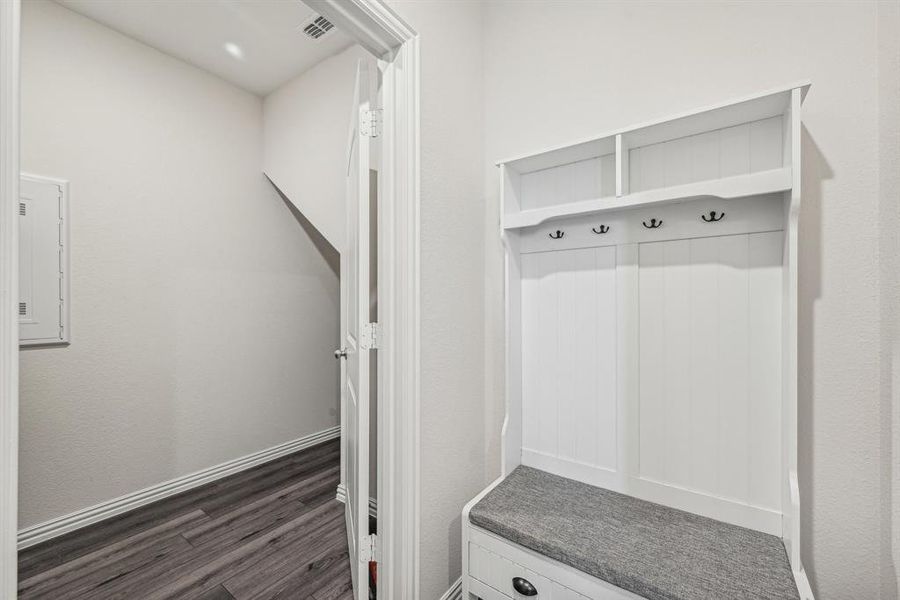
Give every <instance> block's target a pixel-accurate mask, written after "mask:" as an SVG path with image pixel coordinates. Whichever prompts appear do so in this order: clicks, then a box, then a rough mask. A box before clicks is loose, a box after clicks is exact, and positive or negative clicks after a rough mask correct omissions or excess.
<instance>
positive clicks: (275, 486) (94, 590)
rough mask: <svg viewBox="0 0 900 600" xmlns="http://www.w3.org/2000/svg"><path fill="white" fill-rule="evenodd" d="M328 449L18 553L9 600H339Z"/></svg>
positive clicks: (343, 593)
mask: <svg viewBox="0 0 900 600" xmlns="http://www.w3.org/2000/svg"><path fill="white" fill-rule="evenodd" d="M339 480H340V442H339V441H338V440H333V441H330V442H326V443H323V444H319V445H318V446H314V447H312V448H308V449H306V450H302V451H300V452H297V453H295V454H291V455H289V456H285V457H282V458H280V459H277V460H274V461H272V462H269V463H266V464H264V465H260V466H258V467H255V468H253V469H250V470H247V471H244V472H241V473H237V474H235V475H232V476H231V477H227V478H225V479H221V480H219V481H216V482H213V483H210V484H207V485H205V486H202V487H199V488H196V489H193V490H190V491H187V492H184V493H182V494H179V495H178V496H173V497H172V498H167V499H165V500H161V501H159V502H156V503H154V504H151V505H149V506H146V507H144V508H140V509H137V510H135V511H132V512H129V513H126V514H124V515H120V516H118V517H115V518H113V519H109V520H108V521H104V522H102V523H97V524H96V525H92V526H90V527H86V528H84V529H81V530H79V531H75V532H72V533H70V534H68V535H65V536H61V537H59V538H56V539H53V540H50V541H48V542H44V543H43V544H40V545H37V546H34V547H32V548H28V549H26V550H24V551H22V552H20V553H19V598H20V599H21V600H31V599H52V600H113V599H122V600H126V599H127V600H145V599H146V600H164V599H175V598H177V599H179V600H251V599H252V600H262V599H276V598H277V599H280V600H287V599H290V600H351V599H352V596H353V594H352V589H351V583H350V563H349V559H348V555H347V534H346V530H345V527H344V505H343V504H341V503H339V502H338V501H337V500H335V499H334V497H335V491H336V488H337V485H338V483H339Z"/></svg>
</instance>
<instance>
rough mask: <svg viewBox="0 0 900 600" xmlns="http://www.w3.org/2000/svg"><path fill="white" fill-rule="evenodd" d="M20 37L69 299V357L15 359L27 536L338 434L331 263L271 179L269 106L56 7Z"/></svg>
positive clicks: (64, 353) (35, 5)
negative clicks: (310, 438)
mask: <svg viewBox="0 0 900 600" xmlns="http://www.w3.org/2000/svg"><path fill="white" fill-rule="evenodd" d="M23 28H24V30H23V35H22V58H23V68H22V97H23V103H22V118H23V124H22V134H23V135H22V166H23V169H24V170H26V171H29V172H33V173H37V174H43V175H49V176H54V177H60V178H64V179H68V180H70V182H71V186H70V193H71V198H70V203H71V207H70V211H71V240H72V248H71V258H72V297H73V298H72V344H71V346H70V347H67V348H50V349H30V350H26V351H24V352H23V353H22V355H21V378H22V388H21V455H20V482H21V484H20V509H21V513H20V524H21V525H22V526H27V525H30V524H34V523H37V522H41V521H44V520H46V519H50V518H53V517H57V516H60V515H62V514H65V513H68V512H70V511H73V510H77V509H80V508H83V507H86V506H89V505H91V504H94V503H97V502H100V501H104V500H108V499H111V498H114V497H117V496H119V495H122V494H125V493H128V492H132V491H135V490H138V489H140V488H143V487H146V486H148V485H152V484H155V483H159V482H161V481H165V480H168V479H171V478H173V477H176V476H179V475H183V474H186V473H189V472H192V471H195V470H198V469H201V468H203V467H207V466H211V465H214V464H218V463H221V462H223V461H226V460H229V459H233V458H237V457H239V456H243V455H246V454H249V453H251V452H254V451H257V450H261V449H263V448H268V447H271V446H273V445H275V444H278V443H280V442H284V441H287V440H291V439H295V438H297V437H300V436H303V435H306V434H310V433H313V432H317V431H321V430H323V429H326V428H328V427H332V426H334V425H336V424H337V423H338V413H337V410H338V369H337V365H336V363H335V361H334V359H333V358H332V357H331V351H332V349H333V348H334V347H336V344H337V343H338V320H337V319H338V315H337V304H338V278H337V274H336V271H335V270H334V268H333V266H330V265H329V260H331V261H332V262H333V261H334V259H335V258H336V256H335V254H334V251H333V250H331V249H330V248H329V247H328V246H327V244H325V243H324V241H323V240H322V239H321V238H320V237H319V236H318V235H317V234H315V232H312V231H310V230H309V228H308V225H306V224H305V223H303V222H299V221H298V220H297V219H295V218H294V217H293V216H292V214H291V211H290V209H289V208H288V207H287V206H286V205H285V203H284V201H283V200H282V199H281V198H280V197H279V196H278V195H277V194H276V193H275V192H274V191H273V189H272V187H271V185H270V184H269V183H268V182H267V181H266V179H265V177H264V176H263V174H262V167H261V162H262V101H261V100H260V99H259V98H258V97H256V96H253V95H251V94H249V93H246V92H244V91H241V90H239V89H237V88H235V87H233V86H232V85H230V84H227V83H225V82H223V81H222V80H220V79H218V78H216V77H214V76H211V75H208V74H206V73H204V72H202V71H199V70H197V69H196V68H194V67H191V66H188V65H187V64H185V63H182V62H180V61H178V60H175V59H173V58H171V57H169V56H167V55H164V54H161V53H159V52H157V51H155V50H152V49H151V48H149V47H147V46H144V45H142V44H140V43H137V42H135V41H133V40H131V39H129V38H126V37H123V36H121V35H119V34H117V33H115V32H113V31H111V30H109V29H107V28H105V27H103V26H100V25H98V24H96V23H94V22H93V21H90V20H88V19H85V18H84V17H81V16H78V15H76V14H74V13H72V12H70V11H68V10H66V9H64V8H62V7H60V6H59V5H57V4H55V3H50V2H42V1H36V0H32V1H28V2H25V3H24V18H23Z"/></svg>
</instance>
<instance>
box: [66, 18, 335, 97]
mask: <svg viewBox="0 0 900 600" xmlns="http://www.w3.org/2000/svg"><path fill="white" fill-rule="evenodd" d="M57 1H58V2H59V3H60V4H62V5H63V6H65V7H67V8H69V9H71V10H74V11H75V12H78V13H81V14H83V15H85V16H87V17H89V18H91V19H93V20H95V21H97V22H99V23H102V24H104V25H106V26H107V27H110V28H112V29H115V30H117V31H119V32H121V33H124V34H125V35H127V36H129V37H132V38H134V39H136V40H138V41H141V42H143V43H145V44H147V45H148V46H152V47H154V48H156V49H157V50H161V51H162V52H165V53H166V54H170V55H172V56H174V57H176V58H180V59H181V60H184V61H185V62H188V63H191V64H192V65H195V66H197V67H200V68H201V69H204V70H206V71H209V72H211V73H214V74H216V75H218V76H219V77H221V78H223V79H225V80H226V81H230V82H231V83H233V84H235V85H237V86H238V87H241V88H243V89H245V90H247V91H250V92H253V93H254V94H259V95H266V94H268V93H269V92H271V91H273V90H275V89H277V88H278V87H279V86H281V85H282V84H283V83H285V82H286V81H289V80H290V79H292V78H293V77H296V76H297V75H299V74H300V73H302V72H303V71H306V70H307V69H309V68H310V67H312V66H313V65H315V64H316V63H318V62H320V61H322V60H323V59H325V58H327V57H329V56H332V55H334V54H336V53H338V52H340V51H341V50H343V49H344V48H346V47H348V46H350V45H351V44H352V43H353V41H352V40H351V39H350V38H349V37H348V36H347V35H345V34H344V33H343V32H341V31H338V30H336V29H332V30H331V31H330V32H328V33H327V34H326V35H324V36H322V37H320V38H319V39H317V40H314V39H312V38H310V37H308V36H306V35H305V34H304V33H303V31H302V29H303V26H304V25H306V24H307V23H308V22H309V20H310V19H311V18H313V17H314V16H315V13H314V12H313V11H312V9H310V8H309V7H308V6H306V5H305V4H303V3H302V2H300V0H180V1H175V0H116V1H115V2H110V1H109V0H57Z"/></svg>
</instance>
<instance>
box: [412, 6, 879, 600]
mask: <svg viewBox="0 0 900 600" xmlns="http://www.w3.org/2000/svg"><path fill="white" fill-rule="evenodd" d="M885 4H887V3H885ZM882 8H885V7H884V6H883V7H882ZM877 15H878V7H877V5H876V3H875V2H827V3H826V2H814V3H813V2H780V3H767V2H760V3H740V2H702V3H691V2H677V3H675V2H528V3H524V2H504V1H494V2H489V3H487V4H486V20H485V25H484V27H485V40H486V41H485V48H484V56H485V63H484V64H485V66H484V82H485V84H484V85H485V94H486V109H485V159H486V161H491V162H492V161H494V160H496V159H500V158H503V157H504V156H507V155H511V154H517V153H525V152H530V151H533V150H537V149H540V148H542V147H547V146H550V145H559V144H565V143H567V142H569V141H571V140H574V139H579V138H583V137H585V136H588V135H590V134H591V133H594V132H596V133H599V132H602V131H605V130H609V129H613V128H617V127H619V126H623V125H627V124H629V123H635V122H641V121H646V120H648V119H652V118H655V117H663V116H665V115H667V114H672V113H675V112H678V111H682V110H689V109H691V108H695V107H697V106H702V105H704V104H709V103H715V102H719V101H722V100H727V99H728V98H731V97H735V96H740V95H743V94H749V93H753V92H757V91H761V90H765V89H767V88H770V87H773V86H776V85H781V84H785V83H790V82H792V81H795V80H798V79H802V78H810V79H812V81H813V88H812V90H811V92H810V94H809V96H808V98H807V102H806V104H805V105H804V115H803V116H804V131H803V153H804V154H803V192H804V207H803V213H802V215H801V218H800V235H801V265H800V268H801V273H800V310H801V317H800V420H801V426H800V469H801V486H802V487H801V493H802V501H803V503H804V505H803V515H802V535H803V536H804V542H803V558H804V562H805V566H806V568H807V569H808V571H809V573H810V576H811V579H812V582H813V586H814V588H815V590H816V591H817V592H818V595H817V597H818V598H821V599H823V600H832V599H833V600H844V599H847V598H867V599H868V598H878V597H879V594H880V593H882V590H881V589H880V587H881V586H880V585H879V580H880V577H884V573H886V572H889V571H892V570H893V568H892V566H891V565H886V564H885V561H886V560H889V553H888V555H887V556H885V555H884V553H883V552H882V549H883V548H884V546H885V545H887V546H888V548H889V547H890V543H889V542H888V543H887V544H885V543H884V542H883V541H882V537H883V536H884V535H890V533H888V534H884V533H883V531H884V528H885V527H887V529H888V531H890V530H891V527H890V525H891V523H890V520H889V518H888V520H887V521H885V516H886V515H889V514H890V513H891V509H890V508H883V506H882V504H883V502H884V497H883V489H882V488H883V486H884V485H885V483H884V477H883V475H882V466H881V465H882V464H883V463H881V462H880V461H887V460H888V458H889V454H888V455H885V452H886V451H889V449H890V433H888V435H887V440H888V441H887V442H885V441H884V432H883V431H882V428H881V413H882V405H881V401H882V399H881V390H880V387H879V381H880V378H881V376H882V374H881V372H880V362H881V360H882V352H881V351H880V349H881V348H882V343H881V337H882V331H881V328H880V320H881V319H882V318H883V315H882V312H881V310H880V301H879V295H880V294H879V281H880V279H879V276H880V269H879V256H880V253H879V243H880V240H879V134H880V130H879V126H880V125H881V126H884V125H885V123H884V122H880V121H879V71H878V65H879V51H878V46H877V40H878V35H877V33H878V32H877V29H878V27H877V20H878V18H877ZM882 33H883V36H884V35H885V34H888V33H890V34H892V35H894V36H895V35H896V28H889V27H885V31H883V32H882ZM536 40H540V42H539V43H536ZM882 64H883V65H890V64H893V65H894V67H893V68H896V62H893V63H891V62H890V61H888V60H887V59H884V60H883V61H882ZM424 68H425V69H426V73H427V72H428V71H427V69H428V67H427V65H426V66H425V67H424ZM885 75H886V76H887V75H890V76H893V77H895V76H896V73H895V72H891V73H886V74H885ZM888 97H891V96H889V94H887V93H884V94H883V95H882V98H888ZM881 111H882V114H887V111H893V112H891V114H892V115H896V111H897V106H896V104H893V105H890V106H883V107H881ZM894 127H896V120H895V119H894ZM428 143H429V140H428V138H427V137H424V136H423V144H425V145H427V144H428ZM886 168H893V169H894V170H896V163H893V164H892V165H885V164H882V169H886ZM893 185H894V186H896V180H894V184H893ZM497 190H498V178H497V175H496V171H495V170H494V169H491V168H488V169H487V170H486V178H485V194H486V195H487V196H488V197H489V202H488V205H487V216H486V222H487V223H488V228H489V229H488V237H487V243H486V253H487V266H486V269H487V272H486V285H487V288H486V298H487V304H486V308H485V311H486V318H487V336H488V337H487V339H486V352H487V357H488V362H487V364H488V365H489V366H490V365H495V367H494V368H489V370H488V372H487V379H486V382H487V383H486V386H487V392H488V414H487V417H486V426H487V428H488V435H487V448H488V460H487V463H486V468H487V469H488V476H490V475H491V474H494V473H497V472H498V471H499V432H500V425H501V422H502V415H503V404H502V398H503V372H502V368H500V366H501V365H502V362H501V360H502V354H501V352H502V331H503V329H502V320H501V319H500V318H499V315H502V312H501V309H502V304H501V302H502V287H501V285H502V284H501V282H502V263H501V256H502V255H501V249H500V246H499V243H498V240H497V238H496V230H495V229H494V226H495V223H496V222H497V218H498V205H497ZM882 191H883V192H889V190H884V189H883V190H882ZM892 197H893V198H894V199H896V187H895V188H894V193H893V196H892ZM888 414H890V411H889V410H888ZM473 465H474V463H473ZM888 471H890V468H889V467H888ZM887 485H890V479H888V480H887ZM879 556H881V557H882V559H883V560H882V561H881V562H879V560H878V557H879ZM880 571H881V572H880ZM882 597H884V598H889V597H891V596H889V595H885V596H882Z"/></svg>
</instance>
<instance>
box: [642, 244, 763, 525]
mask: <svg viewBox="0 0 900 600" xmlns="http://www.w3.org/2000/svg"><path fill="white" fill-rule="evenodd" d="M639 270H640V274H639V288H640V289H639V294H640V299H639V307H640V308H639V311H640V317H639V319H640V352H639V354H640V358H639V361H640V376H639V378H640V391H639V394H638V398H637V399H636V403H637V404H638V410H639V424H638V430H637V432H636V433H637V435H638V436H639V440H640V442H639V453H640V459H639V473H638V474H639V475H640V477H642V478H644V479H647V480H652V481H657V482H661V483H665V484H671V485H675V486H678V487H679V488H687V489H692V490H697V491H699V492H702V493H705V494H709V495H712V496H716V497H723V498H729V499H732V500H735V501H738V502H740V503H750V504H753V505H754V506H761V507H764V508H770V509H772V510H778V508H779V505H778V502H779V500H778V493H779V490H780V482H779V470H778V460H779V456H780V446H779V444H778V440H777V439H776V438H777V435H778V431H780V379H781V373H780V366H779V365H780V362H779V360H780V339H781V317H780V311H781V308H780V307H781V304H780V302H781V287H780V286H781V236H780V233H778V232H774V233H760V234H749V235H747V234H741V235H731V236H720V237H711V238H697V239H691V240H680V241H667V242H653V243H645V244H641V245H640V258H639ZM629 431H630V430H629ZM632 435H633V434H632Z"/></svg>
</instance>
